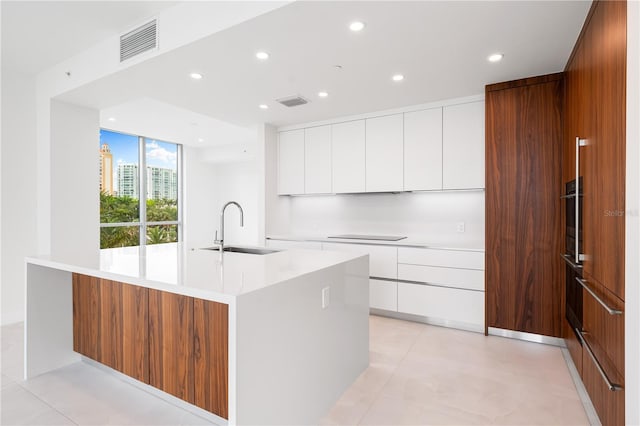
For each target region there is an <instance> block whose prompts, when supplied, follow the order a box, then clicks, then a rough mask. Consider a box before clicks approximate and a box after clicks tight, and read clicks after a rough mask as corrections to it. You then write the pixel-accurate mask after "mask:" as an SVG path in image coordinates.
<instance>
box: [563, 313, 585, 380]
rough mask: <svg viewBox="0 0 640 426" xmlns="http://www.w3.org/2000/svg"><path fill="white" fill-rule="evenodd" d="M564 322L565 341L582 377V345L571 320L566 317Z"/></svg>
mask: <svg viewBox="0 0 640 426" xmlns="http://www.w3.org/2000/svg"><path fill="white" fill-rule="evenodd" d="M563 322H564V328H563V337H564V342H565V343H566V345H567V349H568V350H569V354H571V359H572V360H573V363H574V364H575V366H576V370H578V374H580V377H582V345H581V344H580V341H579V340H578V336H577V335H576V333H575V331H574V330H573V329H572V328H571V324H569V321H567V320H566V319H564V320H563Z"/></svg>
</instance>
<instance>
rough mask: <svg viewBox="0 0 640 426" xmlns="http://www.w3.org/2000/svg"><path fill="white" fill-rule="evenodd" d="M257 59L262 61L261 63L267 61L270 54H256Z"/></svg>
mask: <svg viewBox="0 0 640 426" xmlns="http://www.w3.org/2000/svg"><path fill="white" fill-rule="evenodd" d="M256 58H258V59H260V60H261V61H266V60H267V59H269V54H268V53H267V52H258V53H256Z"/></svg>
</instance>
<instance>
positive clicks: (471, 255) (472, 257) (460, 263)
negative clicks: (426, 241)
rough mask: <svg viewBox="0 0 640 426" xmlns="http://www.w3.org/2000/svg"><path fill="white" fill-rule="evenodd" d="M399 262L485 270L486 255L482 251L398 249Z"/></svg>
mask: <svg viewBox="0 0 640 426" xmlns="http://www.w3.org/2000/svg"><path fill="white" fill-rule="evenodd" d="M398 262H399V263H408V264H412V265H424V266H444V267H447V268H466V269H479V270H484V253H483V252H480V251H459V250H437V249H426V248H425V249H421V248H407V247H400V248H398Z"/></svg>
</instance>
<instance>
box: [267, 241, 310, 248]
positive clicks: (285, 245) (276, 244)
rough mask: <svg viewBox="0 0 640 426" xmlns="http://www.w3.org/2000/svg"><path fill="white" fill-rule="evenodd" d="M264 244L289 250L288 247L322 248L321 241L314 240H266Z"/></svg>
mask: <svg viewBox="0 0 640 426" xmlns="http://www.w3.org/2000/svg"><path fill="white" fill-rule="evenodd" d="M266 246H267V247H269V248H274V249H280V250H289V249H307V250H322V243H318V242H315V241H290V240H267V242H266Z"/></svg>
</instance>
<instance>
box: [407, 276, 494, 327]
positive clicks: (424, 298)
mask: <svg viewBox="0 0 640 426" xmlns="http://www.w3.org/2000/svg"><path fill="white" fill-rule="evenodd" d="M398 312H404V313H408V314H413V315H421V316H425V317H429V318H433V319H440V320H444V321H453V322H457V323H465V324H468V325H474V326H477V327H478V328H479V329H481V328H483V327H484V292H481V291H470V290H460V289H456V288H446V287H434V286H428V285H423V284H408V283H398Z"/></svg>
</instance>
